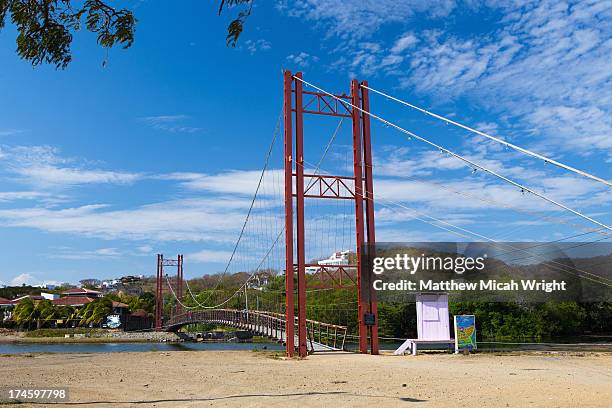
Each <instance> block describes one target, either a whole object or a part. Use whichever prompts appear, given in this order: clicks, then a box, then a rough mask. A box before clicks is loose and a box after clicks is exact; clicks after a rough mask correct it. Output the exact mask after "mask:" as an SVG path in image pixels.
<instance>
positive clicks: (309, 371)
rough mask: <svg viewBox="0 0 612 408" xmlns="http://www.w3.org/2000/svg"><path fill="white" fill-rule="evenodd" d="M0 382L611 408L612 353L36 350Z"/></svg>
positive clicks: (359, 402)
mask: <svg viewBox="0 0 612 408" xmlns="http://www.w3.org/2000/svg"><path fill="white" fill-rule="evenodd" d="M0 385H1V386H11V387H32V386H47V387H49V386H53V387H68V388H69V390H70V402H71V403H73V404H74V403H78V404H75V405H78V406H92V407H103V406H109V407H110V406H113V407H120V406H121V407H123V406H157V407H196V406H223V407H225V406H229V407H238V406H239V407H252V406H261V407H293V406H300V407H311V406H312V407H335V408H336V407H403V406H406V407H408V406H418V407H456V406H465V407H610V406H612V355H611V354H604V353H601V354H583V355H580V354H570V355H568V354H562V353H548V354H535V353H530V354H520V355H519V354H510V353H508V354H501V355H494V354H478V355H471V356H459V355H448V354H424V355H419V356H416V357H412V356H403V357H397V356H391V355H384V356H367V355H357V354H349V353H334V354H319V355H313V356H310V357H308V358H307V359H305V360H285V359H283V358H279V355H278V354H272V353H265V352H247V351H180V352H163V353H159V352H146V353H109V354H102V353H100V354H35V355H30V356H1V357H0ZM26 406H27V405H26ZM38 406H40V405H38ZM61 406H64V405H61ZM65 406H70V404H65Z"/></svg>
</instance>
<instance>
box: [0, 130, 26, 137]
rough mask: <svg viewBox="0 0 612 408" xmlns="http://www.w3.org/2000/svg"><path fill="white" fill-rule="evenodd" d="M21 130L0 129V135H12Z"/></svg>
mask: <svg viewBox="0 0 612 408" xmlns="http://www.w3.org/2000/svg"><path fill="white" fill-rule="evenodd" d="M23 132H24V131H23V130H21V129H0V136H13V135H17V134H19V133H23Z"/></svg>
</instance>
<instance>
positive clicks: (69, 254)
mask: <svg viewBox="0 0 612 408" xmlns="http://www.w3.org/2000/svg"><path fill="white" fill-rule="evenodd" d="M121 255H122V254H121V252H120V251H119V250H118V249H117V248H100V249H95V250H91V251H84V250H79V249H73V248H61V249H60V250H59V251H57V252H54V253H53V254H51V255H50V256H49V258H54V259H68V260H85V259H112V258H118V257H120V256H121Z"/></svg>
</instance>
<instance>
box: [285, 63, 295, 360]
mask: <svg viewBox="0 0 612 408" xmlns="http://www.w3.org/2000/svg"><path fill="white" fill-rule="evenodd" d="M292 85H293V78H292V76H291V71H285V74H284V115H285V116H284V120H285V123H284V124H285V126H284V128H285V158H284V163H285V292H286V294H285V336H286V338H285V340H286V343H285V344H286V351H287V357H293V355H294V353H295V330H294V329H295V304H294V301H293V278H294V273H293V160H292V155H293V130H292V126H291V115H292V111H291V88H292Z"/></svg>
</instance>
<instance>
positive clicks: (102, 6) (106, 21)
mask: <svg viewBox="0 0 612 408" xmlns="http://www.w3.org/2000/svg"><path fill="white" fill-rule="evenodd" d="M253 2H254V0H221V3H220V5H219V14H221V13H222V12H223V10H226V9H228V8H234V7H240V8H242V10H241V11H240V12H239V13H238V15H237V17H236V18H235V19H234V20H232V21H231V22H230V24H229V26H228V29H227V30H228V31H227V38H226V40H227V45H228V46H231V47H234V46H236V42H237V41H238V37H240V34H241V33H242V31H243V29H244V23H245V22H246V20H247V19H248V18H249V16H250V15H251V11H252V8H253ZM7 16H10V20H11V22H12V23H13V24H14V25H15V26H16V28H17V31H18V32H19V34H18V35H17V41H16V42H17V54H18V55H19V56H20V57H21V58H23V59H25V60H26V61H29V62H30V63H31V64H32V65H34V66H37V65H41V64H52V65H55V67H56V68H62V69H63V68H66V67H67V66H68V64H69V63H70V61H71V60H72V53H71V50H70V45H71V44H72V40H73V34H74V33H76V32H77V31H79V30H80V29H81V27H83V26H84V27H85V28H86V29H87V30H88V31H90V32H92V33H94V34H96V37H97V42H98V44H99V45H100V46H102V47H104V48H107V49H108V48H112V47H113V46H115V45H117V44H119V45H121V46H122V47H123V48H124V49H126V48H129V47H131V46H132V44H133V42H134V33H135V29H136V21H137V20H136V18H135V17H134V13H133V12H132V11H131V10H129V9H127V8H120V7H113V6H112V5H111V2H110V1H109V0H85V1H78V2H77V1H74V0H2V1H0V30H1V29H2V28H4V26H5V24H6V19H7ZM105 64H106V61H104V62H103V64H102V65H105Z"/></svg>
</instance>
